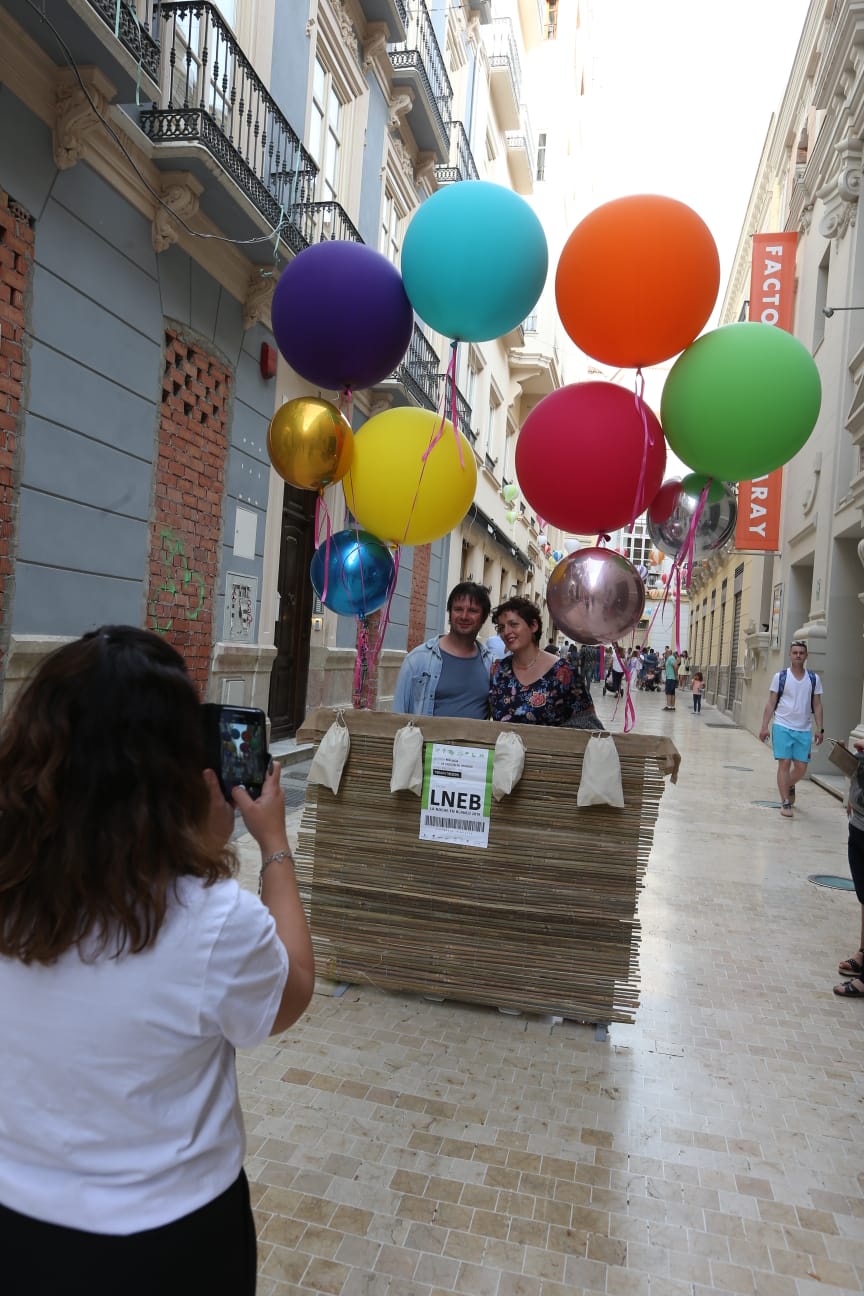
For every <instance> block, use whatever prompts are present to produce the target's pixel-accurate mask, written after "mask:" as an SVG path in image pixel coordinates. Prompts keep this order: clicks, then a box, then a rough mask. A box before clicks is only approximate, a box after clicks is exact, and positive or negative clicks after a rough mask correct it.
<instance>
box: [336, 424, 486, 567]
mask: <svg viewBox="0 0 864 1296" xmlns="http://www.w3.org/2000/svg"><path fill="white" fill-rule="evenodd" d="M440 426H441V415H440V414H434V413H432V411H431V410H422V409H415V408H414V407H413V406H407V407H400V408H398V409H388V410H385V411H384V413H383V414H376V415H375V416H374V418H371V419H369V421H368V422H366V423H364V424H363V426H362V427H361V428H358V430H357V432H356V433H355V436H354V458H353V460H352V461H351V468H350V470H349V472H348V474H347V476H346V477H345V479H344V481H343V483H342V485H343V488H344V491H345V499H346V500H347V502H348V507H349V509H350V510H351V512H352V513H353V514H354V516H355V518H356V519H357V521H358V522H359V523H360V526H361V527H363V529H364V530H365V531H371V532H372V534H373V535H376V536H378V538H379V539H380V540H388V541H391V542H392V543H393V544H408V545H422V544H429V543H430V542H431V541H432V540H438V539H439V538H440V537H441V536H443V535H446V534H447V532H448V531H452V530H453V527H455V526H457V525H458V524H459V523H460V522H461V521H462V519H463V517H464V516H465V514H466V513H467V512H468V508H469V505H470V504H471V501H472V500H473V498H474V490H475V487H476V485H477V464H476V461H475V459H474V451H473V450H472V449H471V446H470V445H469V444H468V442H467V440H466V439H465V437H464V436H463V435H462V433H461V432H460V433H459V434H458V437H459V444H458V446H457V444H456V436H455V435H454V431H453V424H452V423H450V422H449V421H447V422H445V424H444V429H443V431H442V433H441V437H440V439H439V440H438V442H437V443H436V445H435V446H434V447H433V449H432V450H431V451H430V453H429V456H428V458H427V459H426V462H425V466H424V462H423V456H424V454H425V453H426V451H427V450H428V449H429V446H430V444H431V442H432V441H433V440H434V437H435V434H436V432H437V431H438V429H439V427H440ZM460 450H461V462H460Z"/></svg>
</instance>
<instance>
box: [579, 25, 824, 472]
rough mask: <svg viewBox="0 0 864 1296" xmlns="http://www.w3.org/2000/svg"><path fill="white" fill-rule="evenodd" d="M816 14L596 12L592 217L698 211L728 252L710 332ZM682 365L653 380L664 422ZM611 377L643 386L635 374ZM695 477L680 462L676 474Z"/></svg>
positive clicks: (651, 374) (649, 379)
mask: <svg viewBox="0 0 864 1296" xmlns="http://www.w3.org/2000/svg"><path fill="white" fill-rule="evenodd" d="M565 3H566V0H565ZM808 7H809V0H722V2H721V3H719V4H717V3H712V0H592V3H591V10H592V19H591V23H592V26H591V37H590V45H591V49H592V51H593V56H592V57H591V59H590V63H589V69H588V70H589V77H590V80H589V85H588V88H587V89H588V98H589V103H588V104H586V108H587V115H588V120H587V122H586V126H585V131H584V135H583V144H584V146H585V148H586V152H587V155H588V157H589V159H590V162H589V167H588V174H589V175H590V183H589V185H588V186H587V187H586V191H585V193H584V196H585V199H586V201H585V212H584V213H583V214H587V212H588V211H590V210H592V209H593V208H594V207H597V206H599V205H600V204H601V203H604V202H608V201H610V200H611V199H613V198H621V197H624V196H626V195H628V194H637V193H659V194H666V195H668V196H669V197H671V198H677V199H679V200H680V201H681V202H685V203H687V204H688V205H689V206H690V207H692V208H693V210H694V211H696V212H698V214H699V215H700V216H701V217H702V219H703V220H704V221H705V223H706V224H707V226H708V228H709V229H710V230H711V233H712V234H713V235H714V240H715V242H716V244H717V250H718V252H719V254H720V290H719V293H718V297H717V305H716V307H715V310H714V312H713V313H712V316H711V318H710V319H709V321H708V324H707V326H706V327H707V328H715V327H716V326H717V322H718V320H717V316H718V313H719V310H720V306H721V304H722V301H723V295H724V293H725V290H726V284H727V282H728V279H729V276H730V274H731V271H732V263H733V260H734V257H735V252H736V249H737V246H738V238H739V235H740V233H741V227H742V225H743V222H744V218H745V216H746V213H747V204H748V202H749V200H750V192H751V190H752V187H753V182H754V180H755V178H756V169H757V167H758V165H759V158H760V156H761V153H762V147H763V145H764V142H765V137H766V134H767V132H768V126H769V124H770V121H771V116H772V113H774V112H775V111H776V110H777V109H778V108H779V106H780V103H781V100H782V98H783V94H784V91H785V89H786V83H787V81H788V79H789V74H790V72H791V70H792V63H793V60H794V58H795V51H796V49H797V47H798V40H799V38H800V35H801V31H802V28H803V26H804V19H805V17H806V15H807V10H808ZM589 363H590V362H589ZM672 363H673V361H672V360H670V361H669V362H668V364H666V365H664V366H657V367H656V368H655V369H653V370H646V372H645V379H646V387H645V398H646V400H647V401H648V404H649V405H650V406H651V407H652V409H654V410H656V411H657V412H658V413H659V410H660V395H661V392H662V388H663V383H664V381H665V378H666V374H667V373H668V370H669V368H670V367H671V365H672ZM598 368H601V366H598ZM602 369H603V372H604V376H605V377H607V378H609V379H611V380H613V381H617V382H620V383H622V384H623V385H625V386H627V387H632V386H633V381H634V379H633V372H632V371H624V372H623V373H619V374H613V373H612V372H610V371H609V370H608V368H607V366H602ZM595 376H597V377H599V376H600V375H599V374H596V375H595ZM688 471H689V469H687V468H685V467H684V466H683V465H682V464H680V463H679V461H678V460H677V459H675V457H674V456H672V455H670V458H669V463H668V465H667V470H666V476H667V477H671V476H673V475H676V474H677V475H683V474H684V473H686V472H688Z"/></svg>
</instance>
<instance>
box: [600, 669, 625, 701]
mask: <svg viewBox="0 0 864 1296" xmlns="http://www.w3.org/2000/svg"><path fill="white" fill-rule="evenodd" d="M613 660H614V659H613ZM607 693H613V694H614V695H615V697H617V698H622V697H623V696H624V676H623V674H622V672H621V671H616V670H613V669H612V667H611V666H610V667H609V669H608V670H607V672H606V678H605V679H604V681H603V696H604V697H605V696H606V694H607Z"/></svg>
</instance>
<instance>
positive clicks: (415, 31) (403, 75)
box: [387, 0, 453, 165]
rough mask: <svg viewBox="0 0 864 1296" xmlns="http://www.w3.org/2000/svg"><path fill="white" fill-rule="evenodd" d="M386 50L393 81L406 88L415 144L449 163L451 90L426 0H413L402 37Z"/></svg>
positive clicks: (409, 122)
mask: <svg viewBox="0 0 864 1296" xmlns="http://www.w3.org/2000/svg"><path fill="white" fill-rule="evenodd" d="M387 53H388V54H389V56H390V62H391V64H392V67H393V78H392V79H393V85H394V87H397V86H398V87H401V88H402V89H403V90H404V92H405V99H406V100H407V102H406V103H405V104H404V105H403V109H404V112H405V119H406V121H407V123H408V125H409V126H410V128H411V133H412V134H413V136H414V139H415V140H416V141H417V147H418V148H419V149H420V150H421V152H428V153H432V154H433V156H434V157H435V159H436V160H437V161H438V162H440V163H441V164H442V165H447V164H449V161H450V128H449V123H450V113H451V105H452V103H453V90H452V87H451V85H450V79H449V77H448V76H447V67H446V64H445V62H444V58H443V56H442V54H441V47H440V45H439V44H438V38H437V36H436V35H435V30H434V28H433V26H432V20H431V19H430V17H429V11H428V9H427V8H426V4H425V0H415V4H412V6H411V12H410V20H409V24H408V34H407V36H406V38H405V40H404V41H398V42H393V43H389V44H388V45H387Z"/></svg>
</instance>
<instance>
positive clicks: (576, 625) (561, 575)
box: [546, 549, 645, 644]
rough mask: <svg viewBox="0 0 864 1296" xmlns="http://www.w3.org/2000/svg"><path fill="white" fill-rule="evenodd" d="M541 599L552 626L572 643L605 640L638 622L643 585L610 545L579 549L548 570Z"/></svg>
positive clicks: (607, 641)
mask: <svg viewBox="0 0 864 1296" xmlns="http://www.w3.org/2000/svg"><path fill="white" fill-rule="evenodd" d="M546 604H547V606H548V608H549V615H550V616H551V618H552V620H553V621H554V622H555V625H556V626H557V627H558V629H559V630H562V631H563V632H564V634H566V635H569V637H570V638H571V639H575V640H576V642H577V643H582V644H608V643H612V641H613V640H615V639H620V638H623V636H624V635H626V634H627V633H628V632H629V631H630V630H633V629H634V628H635V627H636V626H637V625H638V624H639V618H640V617H641V616H642V613H643V611H644V609H645V586H644V585H643V583H642V579H641V577H640V575H639V573H638V571H637V570H636V568H635V567H634V566H633V564H632V563H631V562H629V561H628V560H627V559H626V558H622V557H621V555H620V554H617V553H615V552H614V551H613V550H612V549H580V550H578V552H577V553H573V554H570V555H569V557H567V558H562V560H561V562H559V563H558V565H557V567H556V568H555V570H554V571H553V572H552V574H551V575H550V577H549V583H548V585H547V587H546Z"/></svg>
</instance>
